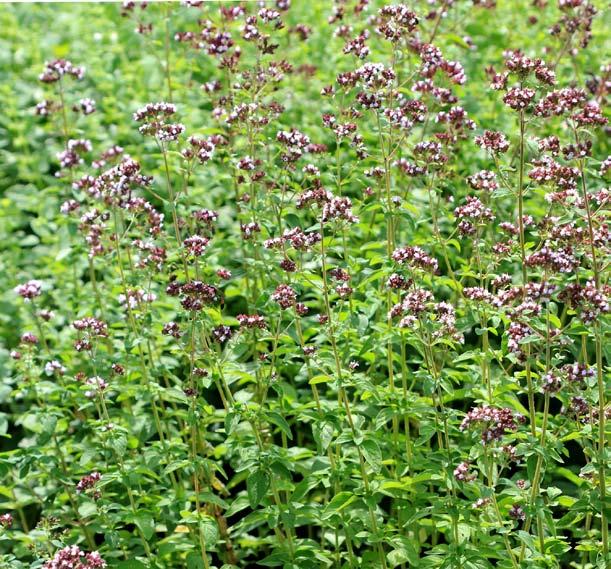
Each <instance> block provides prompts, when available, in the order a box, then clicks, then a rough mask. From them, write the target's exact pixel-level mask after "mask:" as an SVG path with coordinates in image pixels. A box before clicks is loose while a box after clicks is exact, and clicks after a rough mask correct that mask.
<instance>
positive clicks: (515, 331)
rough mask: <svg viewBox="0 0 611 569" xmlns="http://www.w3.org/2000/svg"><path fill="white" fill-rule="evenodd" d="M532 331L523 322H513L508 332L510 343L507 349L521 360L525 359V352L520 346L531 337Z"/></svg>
mask: <svg viewBox="0 0 611 569" xmlns="http://www.w3.org/2000/svg"><path fill="white" fill-rule="evenodd" d="M531 333H532V330H531V329H530V327H529V326H528V325H527V324H524V323H521V322H511V323H510V324H509V329H508V330H507V336H508V342H507V348H508V349H509V351H510V352H511V353H513V354H516V355H517V356H518V358H519V359H522V358H523V357H524V352H523V351H522V347H521V346H520V342H521V341H522V340H524V339H525V338H527V337H529V336H530V335H531Z"/></svg>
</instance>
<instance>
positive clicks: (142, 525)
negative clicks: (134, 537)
mask: <svg viewBox="0 0 611 569" xmlns="http://www.w3.org/2000/svg"><path fill="white" fill-rule="evenodd" d="M134 521H135V522H136V525H137V526H138V528H139V529H140V531H141V532H142V534H143V535H144V538H145V539H146V540H147V541H148V540H149V539H151V537H153V534H154V533H155V520H154V519H153V516H152V515H151V514H150V513H149V512H143V511H139V512H136V514H135V515H134Z"/></svg>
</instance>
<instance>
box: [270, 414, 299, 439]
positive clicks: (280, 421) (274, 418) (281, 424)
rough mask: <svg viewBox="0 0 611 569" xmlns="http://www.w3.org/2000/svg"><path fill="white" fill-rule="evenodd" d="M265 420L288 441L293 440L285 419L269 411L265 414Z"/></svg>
mask: <svg viewBox="0 0 611 569" xmlns="http://www.w3.org/2000/svg"><path fill="white" fill-rule="evenodd" d="M266 416H267V420H268V421H269V422H270V423H273V424H274V425H276V427H278V428H279V429H280V430H281V431H282V432H283V433H284V434H285V435H286V436H287V437H288V438H289V439H290V440H293V434H292V433H291V427H289V424H288V423H287V422H286V419H285V418H284V417H283V416H282V415H280V413H278V412H277V411H270V412H269V413H267V415H266Z"/></svg>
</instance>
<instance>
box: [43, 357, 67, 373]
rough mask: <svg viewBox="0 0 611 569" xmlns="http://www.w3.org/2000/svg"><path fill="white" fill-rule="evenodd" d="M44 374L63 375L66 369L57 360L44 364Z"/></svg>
mask: <svg viewBox="0 0 611 569" xmlns="http://www.w3.org/2000/svg"><path fill="white" fill-rule="evenodd" d="M45 373H46V374H47V375H55V374H57V375H64V374H65V373H66V368H65V367H64V366H63V365H62V364H61V363H60V362H58V361H57V360H52V361H50V362H47V363H46V364H45Z"/></svg>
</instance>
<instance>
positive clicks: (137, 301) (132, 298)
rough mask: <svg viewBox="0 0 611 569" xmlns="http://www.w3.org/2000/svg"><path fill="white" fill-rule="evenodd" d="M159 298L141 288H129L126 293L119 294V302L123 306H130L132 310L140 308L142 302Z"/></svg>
mask: <svg viewBox="0 0 611 569" xmlns="http://www.w3.org/2000/svg"><path fill="white" fill-rule="evenodd" d="M156 299H157V295H156V294H154V293H152V292H146V291H144V290H142V289H140V288H136V289H128V290H127V291H126V294H120V295H119V303H120V304H121V306H123V307H126V308H127V307H129V308H130V309H131V310H133V309H135V308H138V307H139V306H140V305H141V304H142V303H145V302H153V301H155V300H156Z"/></svg>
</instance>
